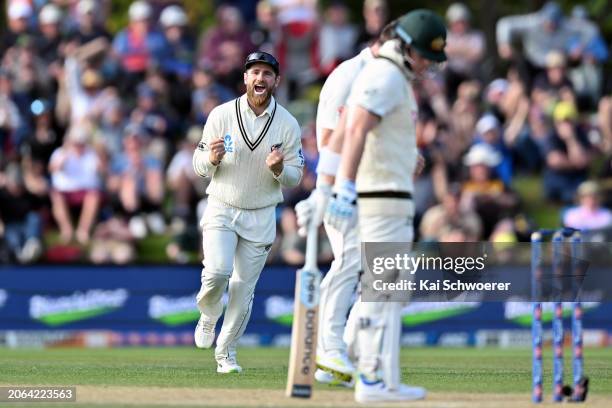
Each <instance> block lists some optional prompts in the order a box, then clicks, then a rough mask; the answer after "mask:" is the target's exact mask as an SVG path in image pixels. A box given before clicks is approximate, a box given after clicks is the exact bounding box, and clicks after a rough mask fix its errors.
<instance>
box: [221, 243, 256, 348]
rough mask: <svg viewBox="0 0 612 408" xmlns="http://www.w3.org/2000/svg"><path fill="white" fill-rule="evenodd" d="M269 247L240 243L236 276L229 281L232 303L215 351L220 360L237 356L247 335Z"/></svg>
mask: <svg viewBox="0 0 612 408" xmlns="http://www.w3.org/2000/svg"><path fill="white" fill-rule="evenodd" d="M267 246H268V244H266V243H259V242H252V241H247V240H245V239H242V238H240V239H239V240H238V246H237V248H236V258H235V261H234V273H233V274H232V277H231V278H230V281H229V290H228V292H229V300H228V304H227V309H226V312H225V317H224V318H223V326H222V327H221V332H220V333H219V338H218V339H217V348H216V349H215V357H216V358H217V359H220V358H226V357H229V356H234V355H235V352H236V344H237V342H238V339H239V338H240V336H242V335H243V334H244V331H245V329H246V326H247V323H248V322H249V317H250V316H251V307H252V306H253V297H254V291H255V285H256V284H257V280H258V279H259V275H260V274H261V271H262V269H263V267H264V264H265V262H266V258H267V256H268V251H267V249H266V247H267Z"/></svg>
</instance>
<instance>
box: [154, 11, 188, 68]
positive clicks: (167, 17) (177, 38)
mask: <svg viewBox="0 0 612 408" xmlns="http://www.w3.org/2000/svg"><path fill="white" fill-rule="evenodd" d="M159 22H160V23H161V25H162V27H163V29H164V36H165V37H166V43H167V44H168V55H166V57H165V58H164V60H163V61H162V69H163V70H164V72H166V73H167V74H171V75H175V76H176V77H178V78H189V77H191V73H192V70H193V58H194V55H195V39H194V38H193V36H192V35H191V33H190V32H189V27H188V21H187V14H185V11H184V10H183V9H182V8H181V7H180V6H177V5H171V6H168V7H166V8H165V9H164V10H163V11H162V13H161V15H160V16H159Z"/></svg>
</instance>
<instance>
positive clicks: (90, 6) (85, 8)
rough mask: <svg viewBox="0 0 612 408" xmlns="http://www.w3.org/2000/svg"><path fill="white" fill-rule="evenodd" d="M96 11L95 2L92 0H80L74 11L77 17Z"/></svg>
mask: <svg viewBox="0 0 612 408" xmlns="http://www.w3.org/2000/svg"><path fill="white" fill-rule="evenodd" d="M95 10H96V2H95V1H94V0H81V1H79V3H78V4H77V7H76V11H77V13H78V14H79V15H81V16H82V15H85V14H88V13H93V12H94V11H95Z"/></svg>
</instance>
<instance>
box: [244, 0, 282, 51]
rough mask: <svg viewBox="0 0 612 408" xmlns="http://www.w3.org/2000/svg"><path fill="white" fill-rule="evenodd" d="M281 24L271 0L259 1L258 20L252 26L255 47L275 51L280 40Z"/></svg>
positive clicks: (252, 41) (252, 38)
mask: <svg viewBox="0 0 612 408" xmlns="http://www.w3.org/2000/svg"><path fill="white" fill-rule="evenodd" d="M278 30H279V26H278V20H277V18H276V10H275V9H274V7H273V6H272V3H271V1H270V0H260V1H259V2H258V3H257V9H256V20H255V23H254V24H253V26H252V27H251V30H250V32H251V43H253V45H254V47H255V49H258V50H261V51H264V52H267V53H274V48H275V47H276V44H277V43H278V42H279V38H278V37H279V32H278Z"/></svg>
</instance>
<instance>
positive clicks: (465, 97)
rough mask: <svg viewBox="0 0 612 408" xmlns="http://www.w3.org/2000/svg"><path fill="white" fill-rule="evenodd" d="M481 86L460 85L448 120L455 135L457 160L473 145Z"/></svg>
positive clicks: (475, 83)
mask: <svg viewBox="0 0 612 408" xmlns="http://www.w3.org/2000/svg"><path fill="white" fill-rule="evenodd" d="M479 95H480V84H479V83H478V82H477V81H473V80H472V81H464V82H462V83H461V84H460V85H459V89H458V97H457V100H456V101H455V102H454V103H453V106H452V108H451V112H450V118H449V119H448V124H449V128H450V130H451V133H452V134H453V138H454V139H456V140H455V141H453V142H452V143H453V147H454V148H453V151H452V153H451V155H452V156H453V157H454V158H455V160H458V159H459V155H461V154H463V153H464V152H465V151H466V150H467V149H468V148H469V147H470V145H471V144H472V142H473V138H474V128H475V126H476V121H477V120H478V118H479V116H480V100H479Z"/></svg>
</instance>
